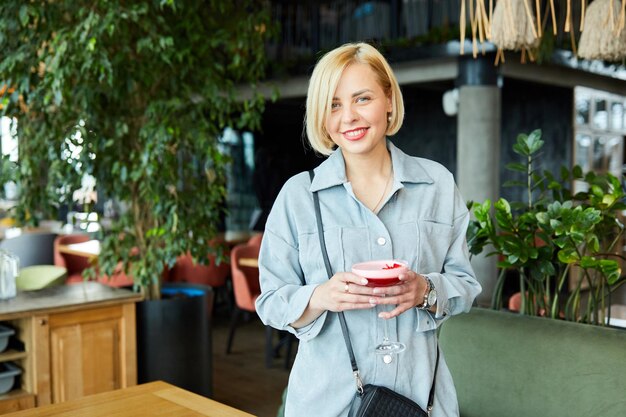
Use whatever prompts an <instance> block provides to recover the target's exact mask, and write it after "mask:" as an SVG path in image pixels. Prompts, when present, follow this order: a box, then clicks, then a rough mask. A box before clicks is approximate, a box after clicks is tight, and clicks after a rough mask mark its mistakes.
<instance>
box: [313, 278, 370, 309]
mask: <svg viewBox="0 0 626 417" xmlns="http://www.w3.org/2000/svg"><path fill="white" fill-rule="evenodd" d="M366 284H367V279H365V278H363V277H360V276H358V275H356V274H353V273H352V272H338V273H336V274H335V275H333V277H332V278H331V279H329V280H328V281H327V282H325V283H323V284H321V285H319V286H318V287H317V288H316V289H315V291H313V294H312V296H311V299H310V300H309V307H311V308H313V309H315V310H321V311H322V312H323V311H326V310H328V311H335V312H337V311H345V310H359V309H366V308H372V307H374V306H375V305H376V304H375V303H372V302H371V301H372V297H377V296H375V295H374V293H373V288H370V287H366ZM320 314H321V313H320Z"/></svg>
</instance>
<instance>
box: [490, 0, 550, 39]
mask: <svg viewBox="0 0 626 417" xmlns="http://www.w3.org/2000/svg"><path fill="white" fill-rule="evenodd" d="M529 1H530V0H500V1H498V2H497V3H496V7H495V9H494V11H493V19H492V22H491V42H492V43H493V44H495V45H496V46H497V47H498V48H500V49H507V50H513V51H519V50H521V49H530V48H535V47H537V46H538V45H539V37H538V36H537V32H536V29H535V26H534V23H533V13H532V12H531V11H530V10H531V9H530V3H529Z"/></svg>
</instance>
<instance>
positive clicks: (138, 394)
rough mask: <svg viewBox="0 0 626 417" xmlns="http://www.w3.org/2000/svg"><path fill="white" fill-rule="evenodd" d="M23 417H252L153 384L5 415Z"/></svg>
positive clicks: (186, 392) (187, 393)
mask: <svg viewBox="0 0 626 417" xmlns="http://www.w3.org/2000/svg"><path fill="white" fill-rule="evenodd" d="M9 415H10V416H12V417H26V416H68V415H72V416H89V417H100V416H102V417H105V416H106V417H110V416H115V417H125V416H128V417H136V416H156V415H158V416H173V417H179V416H182V417H185V416H211V417H254V416H253V415H252V414H248V413H245V412H243V411H240V410H237V409H235V408H232V407H229V406H227V405H224V404H221V403H218V402H217V401H213V400H211V399H208V398H205V397H202V396H200V395H197V394H194V393H191V392H189V391H185V390H184V389H181V388H178V387H175V386H174V385H170V384H168V383H165V382H162V381H157V382H150V383H147V384H142V385H136V386H134V387H130V388H124V389H119V390H115V391H110V392H104V393H101V394H95V395H89V396H87V397H82V398H79V399H77V400H72V401H67V402H64V403H60V404H52V405H46V406H43V407H38V408H33V409H30V410H24V411H19V412H17V413H12V414H9Z"/></svg>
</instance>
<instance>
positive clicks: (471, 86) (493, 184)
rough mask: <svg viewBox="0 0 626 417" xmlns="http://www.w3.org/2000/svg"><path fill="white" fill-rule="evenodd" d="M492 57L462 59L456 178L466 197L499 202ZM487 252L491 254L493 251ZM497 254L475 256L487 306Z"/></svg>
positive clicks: (496, 96) (497, 100) (497, 104)
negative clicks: (490, 60) (495, 255)
mask: <svg viewBox="0 0 626 417" xmlns="http://www.w3.org/2000/svg"><path fill="white" fill-rule="evenodd" d="M489 59H490V58H489ZM489 59H481V58H478V59H477V60H473V59H471V60H470V59H461V61H460V62H459V79H458V80H457V88H458V89H459V107H458V109H459V110H458V117H457V171H456V181H457V184H458V186H459V190H460V191H461V194H462V195H463V197H464V198H465V200H466V201H467V200H472V201H476V202H481V203H482V202H483V201H485V200H486V199H490V200H491V201H492V203H493V202H495V201H496V200H497V199H498V197H499V195H500V132H501V128H500V126H501V92H500V88H499V86H498V75H497V72H496V69H494V67H493V62H489ZM484 253H489V250H487V251H485V252H484ZM496 262H497V259H496V257H494V256H490V257H486V256H484V255H482V254H481V255H478V256H474V257H473V258H472V266H473V267H474V271H475V272H476V277H477V279H478V280H479V282H480V283H481V285H482V286H483V292H482V293H481V294H480V295H479V297H478V304H479V305H481V306H487V305H489V304H490V302H491V296H492V294H493V289H494V287H495V284H496V279H497V267H496Z"/></svg>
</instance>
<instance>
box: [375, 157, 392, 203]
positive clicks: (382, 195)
mask: <svg viewBox="0 0 626 417" xmlns="http://www.w3.org/2000/svg"><path fill="white" fill-rule="evenodd" d="M391 177H393V164H391V167H390V170H389V177H387V183H385V188H384V189H383V193H382V194H381V196H380V198H379V199H378V203H376V205H375V206H374V210H372V211H373V212H374V213H378V206H380V203H382V202H383V198H384V197H385V195H386V194H387V187H389V183H390V182H391Z"/></svg>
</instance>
